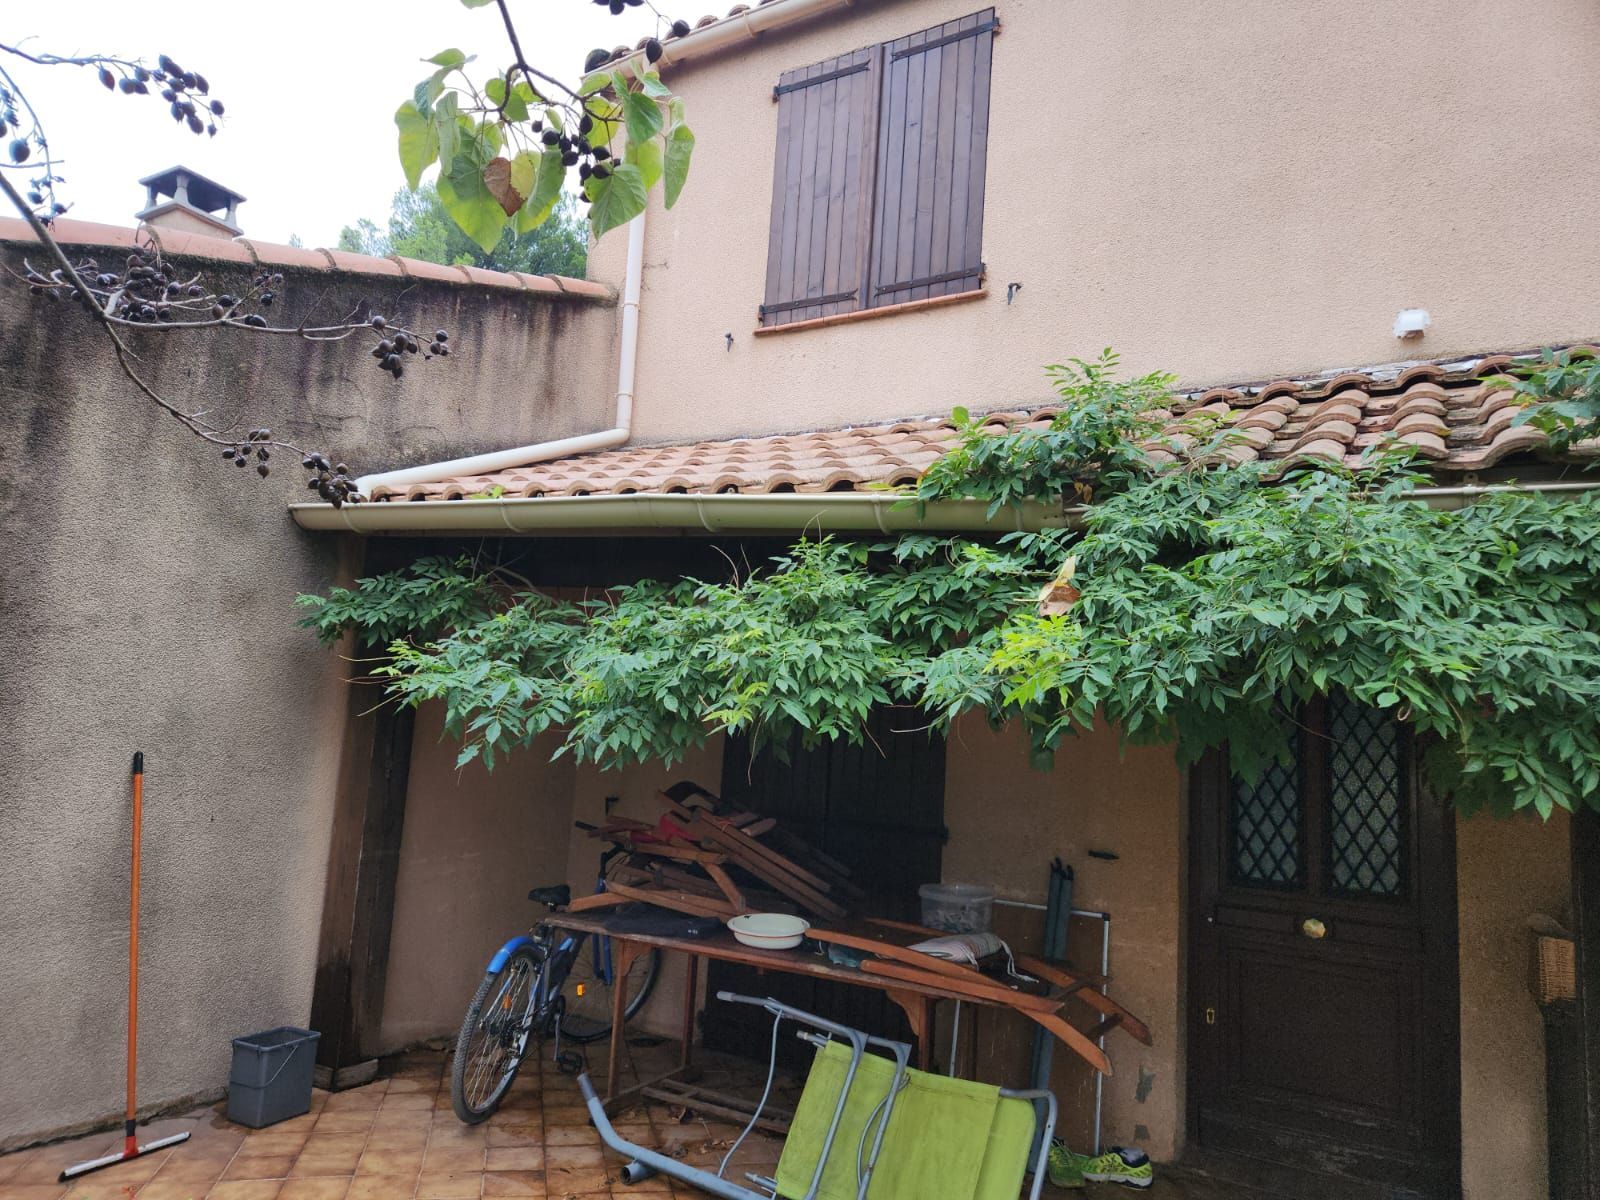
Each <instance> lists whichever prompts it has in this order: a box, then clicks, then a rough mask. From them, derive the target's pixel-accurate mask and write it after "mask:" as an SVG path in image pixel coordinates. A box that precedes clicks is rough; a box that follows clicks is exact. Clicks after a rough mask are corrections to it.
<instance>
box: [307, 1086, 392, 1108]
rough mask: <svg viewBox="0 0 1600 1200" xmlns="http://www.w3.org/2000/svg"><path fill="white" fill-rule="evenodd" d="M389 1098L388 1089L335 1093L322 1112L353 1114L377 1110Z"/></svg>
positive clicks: (358, 1089)
mask: <svg viewBox="0 0 1600 1200" xmlns="http://www.w3.org/2000/svg"><path fill="white" fill-rule="evenodd" d="M387 1098H388V1091H387V1089H383V1090H379V1089H372V1090H370V1091H369V1090H368V1089H366V1088H355V1089H353V1090H351V1091H348V1092H335V1093H334V1094H333V1095H331V1096H329V1097H328V1102H327V1103H326V1104H324V1105H323V1106H322V1108H321V1109H320V1110H319V1111H320V1112H325V1113H330V1112H351V1111H354V1110H356V1109H362V1108H377V1107H378V1106H379V1105H381V1104H382V1103H383V1102H384V1100H385V1099H387Z"/></svg>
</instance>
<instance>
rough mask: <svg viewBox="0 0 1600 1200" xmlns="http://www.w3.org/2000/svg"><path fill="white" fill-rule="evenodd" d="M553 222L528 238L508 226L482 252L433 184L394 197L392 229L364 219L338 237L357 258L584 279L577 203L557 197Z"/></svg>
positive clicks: (584, 247) (582, 235)
mask: <svg viewBox="0 0 1600 1200" xmlns="http://www.w3.org/2000/svg"><path fill="white" fill-rule="evenodd" d="M552 203H553V204H554V207H553V210H552V213H551V216H550V219H548V220H545V221H543V222H541V223H539V224H538V225H536V226H534V227H533V228H532V229H530V230H528V231H526V232H520V231H518V230H517V229H516V228H513V227H511V226H507V227H506V228H504V229H503V230H502V232H501V234H500V240H499V241H498V242H496V243H495V245H494V248H493V249H492V250H487V251H486V250H484V249H483V248H482V247H480V246H479V245H478V244H477V243H476V242H474V241H473V240H472V239H471V238H469V237H467V235H466V234H464V233H463V232H462V231H461V229H460V227H458V226H457V225H456V223H455V222H454V221H452V220H451V219H450V216H449V214H448V213H446V212H445V208H444V203H443V202H442V201H441V200H440V198H439V192H438V189H437V188H436V187H435V186H434V185H433V184H432V183H426V184H423V185H422V187H420V188H418V189H417V190H416V191H414V192H413V191H407V190H405V189H402V190H400V191H398V192H396V193H395V195H394V207H393V209H392V210H391V212H390V213H389V221H388V225H387V227H386V228H385V229H383V230H380V229H379V228H378V226H377V224H376V223H375V222H373V221H371V220H368V219H365V218H363V219H362V220H360V221H358V222H356V224H355V225H346V226H345V227H344V229H343V230H341V231H340V233H339V249H341V250H349V251H352V252H354V253H356V254H376V255H386V254H401V255H404V256H405V257H407V258H418V259H421V260H422V261H423V262H436V263H446V264H451V265H456V266H474V267H485V268H487V269H489V270H491V271H526V272H528V273H529V274H531V275H569V276H572V277H573V278H576V279H582V278H583V275H584V271H585V264H586V261H587V259H588V253H589V248H588V236H587V234H586V233H585V231H584V227H583V221H582V219H581V218H580V217H579V216H578V206H577V201H576V200H575V199H573V198H572V197H571V196H559V197H557V198H556V199H555V200H553V202H552Z"/></svg>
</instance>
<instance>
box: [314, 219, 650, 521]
mask: <svg viewBox="0 0 1600 1200" xmlns="http://www.w3.org/2000/svg"><path fill="white" fill-rule="evenodd" d="M643 275H644V213H640V214H639V215H638V216H637V217H635V218H634V219H633V220H631V221H629V222H628V266H627V270H626V272H625V274H624V276H623V285H622V349H621V352H620V353H619V354H618V356H617V410H616V417H615V420H614V424H613V426H612V428H610V429H603V430H601V431H600V432H599V433H584V434H580V435H578V436H577V437H567V438H557V439H556V440H555V441H550V442H535V443H534V444H533V445H531V446H513V447H512V448H511V449H509V450H494V451H490V452H489V453H487V454H474V455H470V456H468V457H466V458H452V459H450V460H448V461H446V462H436V463H424V464H423V465H422V466H419V467H402V468H401V469H400V470H398V471H380V472H378V473H377V474H375V475H363V476H361V478H360V479H357V480H356V487H357V488H358V489H360V492H361V494H362V495H363V496H371V495H372V492H373V489H374V488H379V487H382V488H388V489H391V490H398V489H401V488H406V487H409V486H411V485H412V484H414V483H438V482H439V481H440V480H441V479H449V478H451V477H452V476H455V475H486V474H488V473H489V472H491V471H504V470H507V469H509V468H511V467H525V466H527V465H528V464H529V463H536V462H548V461H549V460H550V459H552V458H565V457H566V456H567V455H569V454H587V453H589V452H590V451H594V450H609V449H610V448H611V447H613V446H620V445H622V444H623V443H624V442H626V441H627V440H628V438H629V437H630V436H631V435H632V432H633V386H634V385H633V380H634V374H635V369H634V368H635V366H636V364H637V362H638V356H639V291H640V283H641V281H642V279H643ZM299 507H303V506H299ZM356 507H360V506H356Z"/></svg>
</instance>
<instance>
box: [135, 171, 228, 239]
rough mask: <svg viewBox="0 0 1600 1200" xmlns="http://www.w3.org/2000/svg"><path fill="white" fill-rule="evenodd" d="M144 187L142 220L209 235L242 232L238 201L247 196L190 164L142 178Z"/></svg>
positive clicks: (150, 223)
mask: <svg viewBox="0 0 1600 1200" xmlns="http://www.w3.org/2000/svg"><path fill="white" fill-rule="evenodd" d="M139 182H140V184H142V185H143V186H144V189H145V206H144V211H143V212H141V213H139V214H138V217H139V220H141V221H143V222H144V223H145V224H147V225H155V226H157V227H158V228H161V229H181V230H183V231H184V232H185V233H198V234H203V235H204V236H206V237H214V238H235V237H238V236H239V234H240V232H241V231H240V229H239V204H240V202H241V201H242V200H243V199H244V197H243V196H241V195H239V193H238V192H235V191H230V190H229V189H227V188H225V187H223V186H222V185H221V184H220V183H213V182H212V181H211V180H209V179H207V178H206V177H205V176H204V175H202V174H200V173H199V172H198V171H191V170H190V169H189V168H188V167H168V168H167V169H166V170H165V171H158V172H156V173H155V174H154V175H146V176H145V177H144V178H143V179H141V180H139Z"/></svg>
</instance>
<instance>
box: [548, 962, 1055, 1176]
mask: <svg viewBox="0 0 1600 1200" xmlns="http://www.w3.org/2000/svg"><path fill="white" fill-rule="evenodd" d="M717 998H718V999H720V1000H727V1001H731V1002H733V1003H735V1004H752V1005H755V1006H757V1007H759V1008H764V1009H766V1010H767V1011H768V1012H770V1013H772V1015H773V1025H772V1052H773V1061H772V1063H771V1064H769V1067H768V1072H767V1086H766V1090H765V1091H764V1092H763V1093H762V1096H761V1102H760V1103H759V1104H758V1105H757V1106H756V1112H755V1115H754V1116H752V1117H751V1120H750V1124H748V1125H747V1126H745V1129H744V1132H743V1133H741V1134H740V1135H739V1138H738V1140H737V1141H735V1142H734V1144H733V1146H732V1147H731V1148H730V1149H729V1150H728V1152H727V1154H726V1155H724V1156H723V1159H722V1164H721V1166H720V1167H719V1168H718V1169H717V1171H715V1172H712V1171H704V1170H701V1169H699V1168H697V1167H692V1166H690V1165H688V1164H687V1163H684V1162H680V1161H679V1160H677V1159H675V1158H670V1157H668V1156H667V1155H664V1154H660V1153H658V1152H656V1151H655V1150H651V1149H649V1148H647V1147H644V1146H639V1145H636V1144H634V1143H633V1142H630V1141H628V1140H627V1139H626V1138H624V1137H623V1136H622V1135H621V1134H619V1133H618V1132H617V1131H616V1130H615V1129H613V1128H612V1126H611V1122H610V1121H609V1120H608V1119H607V1118H606V1113H605V1108H604V1107H603V1105H602V1104H601V1101H600V1098H599V1097H598V1096H597V1095H596V1094H595V1090H594V1086H593V1085H592V1084H591V1083H590V1082H589V1077H588V1076H587V1075H583V1076H581V1077H580V1078H579V1080H578V1084H579V1086H580V1087H581V1088H582V1089H583V1098H584V1101H585V1102H586V1103H587V1104H588V1106H589V1116H590V1118H591V1119H592V1120H593V1121H594V1125H595V1128H596V1129H598V1130H599V1131H600V1137H601V1140H602V1141H604V1142H605V1143H606V1145H608V1146H610V1147H611V1148H612V1149H613V1150H616V1151H618V1152H619V1153H621V1154H625V1155H627V1156H628V1157H629V1158H630V1160H631V1161H630V1162H629V1164H628V1166H627V1167H626V1168H624V1170H623V1178H624V1179H625V1180H627V1181H628V1182H630V1183H638V1182H639V1181H641V1180H643V1179H647V1178H649V1177H650V1176H652V1175H656V1174H661V1175H666V1176H669V1177H671V1178H673V1179H678V1180H682V1181H683V1182H685V1183H688V1184H691V1185H693V1186H694V1187H697V1188H699V1189H701V1190H702V1191H705V1192H708V1193H710V1194H711V1195H713V1196H721V1197H724V1198H725V1200H774V1198H775V1197H776V1198H781V1200H1016V1198H1017V1196H1018V1194H1019V1193H1020V1192H1021V1190H1022V1183H1023V1177H1024V1175H1025V1174H1026V1173H1027V1170H1028V1158H1029V1154H1030V1151H1031V1150H1032V1148H1033V1147H1034V1146H1035V1145H1037V1146H1038V1157H1037V1159H1036V1160H1035V1161H1034V1163H1033V1186H1032V1189H1031V1190H1030V1192H1029V1200H1038V1196H1039V1188H1040V1186H1041V1185H1042V1183H1043V1182H1044V1178H1045V1163H1046V1156H1047V1155H1048V1153H1049V1148H1050V1137H1051V1134H1052V1133H1054V1132H1055V1124H1056V1099H1055V1096H1054V1095H1053V1094H1052V1093H1051V1092H1048V1091H1042V1090H1041V1091H1025V1092H1014V1091H1010V1090H1007V1089H1005V1088H997V1087H993V1086H991V1085H989V1084H982V1083H972V1082H969V1081H967V1080H964V1079H949V1078H946V1077H944V1076H942V1075H930V1074H927V1073H926V1072H923V1071H918V1070H914V1069H912V1068H910V1067H908V1066H907V1065H906V1064H907V1062H908V1061H909V1059H910V1056H911V1047H910V1046H909V1045H907V1044H906V1043H904V1042H892V1041H888V1040H886V1039H884V1038H876V1037H870V1036H868V1035H867V1034H865V1033H863V1032H861V1031H860V1030H859V1029H850V1028H848V1027H847V1026H844V1025H836V1024H834V1023H833V1022H832V1021H827V1020H824V1019H823V1018H821V1017H817V1016H813V1015H812V1014H811V1013H808V1012H803V1011H801V1010H800V1009H797V1008H790V1007H789V1006H788V1005H787V1004H780V1003H779V1002H778V1001H776V1000H760V999H756V998H755V997H753V996H737V995H734V994H733V993H732V992H719V993H718V994H717ZM786 1020H788V1021H793V1022H795V1023H796V1024H797V1025H801V1026H809V1028H804V1029H801V1030H799V1031H798V1036H799V1037H800V1038H801V1039H803V1040H805V1041H808V1042H811V1043H813V1044H814V1045H815V1046H816V1047H817V1054H816V1058H815V1059H814V1060H813V1061H812V1066H811V1073H810V1075H808V1076H807V1077H806V1085H805V1089H804V1091H803V1092H802V1093H801V1096H800V1103H799V1104H798V1105H797V1106H796V1108H795V1114H794V1120H793V1122H792V1123H791V1125H790V1127H789V1136H788V1139H787V1140H786V1141H785V1142H784V1146H783V1153H782V1155H781V1157H780V1158H779V1160H778V1167H777V1171H776V1173H775V1175H774V1177H773V1178H766V1177H764V1176H761V1175H756V1174H747V1175H746V1176H745V1178H746V1179H747V1180H748V1181H749V1182H750V1183H751V1184H753V1185H754V1187H753V1188H751V1187H745V1186H743V1185H741V1184H738V1183H734V1182H732V1181H730V1180H729V1179H727V1178H725V1177H724V1174H723V1173H724V1172H725V1171H726V1170H727V1167H728V1163H729V1161H730V1160H731V1159H732V1158H733V1156H734V1153H735V1151H737V1150H738V1148H739V1145H740V1143H742V1142H743V1141H744V1139H745V1137H746V1136H748V1134H749V1133H750V1131H751V1130H752V1129H753V1128H755V1123H756V1120H757V1119H758V1118H759V1117H760V1115H761V1110H762V1108H764V1107H765V1105H766V1102H767V1096H768V1095H769V1094H770V1093H771V1090H772V1076H773V1071H774V1070H775V1067H776V1061H777V1049H778V1028H779V1026H780V1025H781V1024H782V1023H783V1022H784V1021H786ZM869 1046H870V1047H874V1048H876V1049H879V1050H882V1051H884V1052H885V1053H886V1054H887V1055H888V1057H884V1055H883V1054H872V1053H868V1047H869ZM1036 1108H1037V1109H1042V1111H1043V1114H1044V1128H1043V1137H1041V1138H1039V1139H1038V1141H1037V1142H1035V1140H1034V1133H1035V1116H1036Z"/></svg>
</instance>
